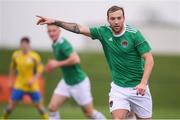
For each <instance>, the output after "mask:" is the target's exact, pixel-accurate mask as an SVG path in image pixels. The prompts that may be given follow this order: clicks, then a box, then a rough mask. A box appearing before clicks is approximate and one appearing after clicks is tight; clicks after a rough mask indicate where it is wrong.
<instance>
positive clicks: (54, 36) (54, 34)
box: [47, 25, 60, 42]
mask: <svg viewBox="0 0 180 120" xmlns="http://www.w3.org/2000/svg"><path fill="white" fill-rule="evenodd" d="M47 29H48V31H47V32H48V35H49V37H50V38H51V40H52V41H53V42H55V41H56V40H58V38H59V35H60V29H59V27H57V26H55V25H49V26H48V28H47Z"/></svg>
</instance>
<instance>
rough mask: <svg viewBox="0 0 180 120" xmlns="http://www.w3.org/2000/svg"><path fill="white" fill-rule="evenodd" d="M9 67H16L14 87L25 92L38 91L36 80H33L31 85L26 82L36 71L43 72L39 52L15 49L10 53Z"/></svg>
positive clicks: (32, 77) (31, 78) (33, 76)
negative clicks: (25, 52)
mask: <svg viewBox="0 0 180 120" xmlns="http://www.w3.org/2000/svg"><path fill="white" fill-rule="evenodd" d="M11 68H13V69H16V80H15V84H14V88H15V89H20V90H23V91H27V92H34V91H39V83H38V80H35V82H34V83H33V85H32V86H29V85H28V82H29V81H31V80H33V79H34V78H35V74H36V73H42V72H43V65H42V63H41V58H40V56H39V54H37V53H36V52H34V51H29V52H28V53H27V54H24V53H23V52H22V51H21V50H17V51H15V52H14V53H13V55H12V61H11ZM37 79H38V78H37Z"/></svg>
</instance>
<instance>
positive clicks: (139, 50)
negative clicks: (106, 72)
mask: <svg viewBox="0 0 180 120" xmlns="http://www.w3.org/2000/svg"><path fill="white" fill-rule="evenodd" d="M90 33H91V37H92V39H98V40H99V41H100V42H101V44H102V46H103V50H104V53H105V56H106V59H107V62H108V65H109V67H110V71H111V74H112V80H113V82H114V83H115V84H116V85H118V86H121V87H135V86H136V85H137V84H139V83H140V81H141V79H142V76H143V73H144V59H143V58H142V55H143V54H144V53H146V52H149V51H150V50H151V48H150V46H149V44H148V42H147V41H146V40H145V39H144V37H143V36H142V34H141V33H140V31H139V30H137V29H136V28H134V27H132V26H129V25H125V26H124V31H123V32H122V33H121V34H120V35H114V34H113V32H112V29H111V28H110V26H100V27H91V28H90Z"/></svg>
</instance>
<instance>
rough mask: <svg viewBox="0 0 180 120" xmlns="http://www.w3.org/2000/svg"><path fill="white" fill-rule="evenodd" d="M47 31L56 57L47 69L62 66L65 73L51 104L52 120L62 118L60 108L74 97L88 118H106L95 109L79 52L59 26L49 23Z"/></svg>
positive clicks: (49, 70)
mask: <svg viewBox="0 0 180 120" xmlns="http://www.w3.org/2000/svg"><path fill="white" fill-rule="evenodd" d="M47 31H48V35H49V37H50V38H51V40H52V42H53V44H52V48H53V54H54V57H55V59H52V60H49V62H48V63H47V65H46V67H45V70H46V71H47V72H51V71H52V70H54V69H55V68H61V70H62V73H63V79H62V80H60V82H59V84H58V85H57V87H56V89H55V90H54V94H53V96H52V99H51V101H50V104H49V108H48V109H49V112H50V115H49V118H50V119H52V120H54V119H60V115H59V112H58V108H59V107H61V106H62V105H63V104H64V102H66V101H67V100H68V98H70V97H72V98H73V99H74V100H75V101H76V102H77V103H78V104H79V105H80V106H81V108H82V110H83V112H84V114H85V115H86V117H87V118H90V119H97V120H99V119H102V120H105V117H104V115H103V114H102V113H100V112H98V111H97V110H95V109H94V106H93V102H92V95H91V87H90V80H89V78H88V77H87V75H86V74H85V72H84V71H83V70H82V69H81V67H80V58H79V56H78V54H77V53H76V52H75V51H74V50H73V48H72V46H71V44H70V43H69V42H68V40H67V39H66V38H64V37H63V36H61V34H60V28H59V27H58V26H56V25H48V27H47Z"/></svg>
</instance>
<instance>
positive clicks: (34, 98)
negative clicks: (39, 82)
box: [28, 91, 41, 104]
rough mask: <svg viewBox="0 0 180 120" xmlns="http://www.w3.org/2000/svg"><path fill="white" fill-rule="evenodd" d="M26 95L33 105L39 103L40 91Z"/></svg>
mask: <svg viewBox="0 0 180 120" xmlns="http://www.w3.org/2000/svg"><path fill="white" fill-rule="evenodd" d="M28 95H29V96H30V98H31V100H32V102H33V103H34V104H38V103H40V102H41V94H40V91H34V92H31V93H28Z"/></svg>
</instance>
